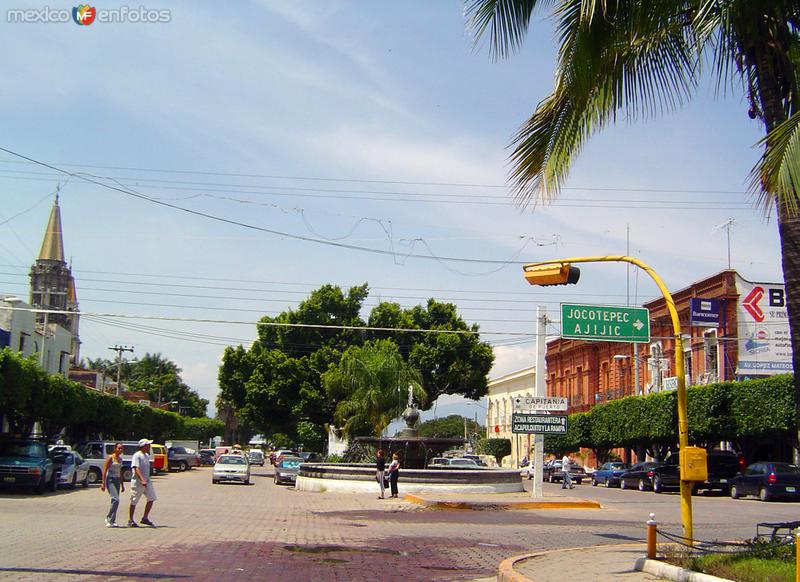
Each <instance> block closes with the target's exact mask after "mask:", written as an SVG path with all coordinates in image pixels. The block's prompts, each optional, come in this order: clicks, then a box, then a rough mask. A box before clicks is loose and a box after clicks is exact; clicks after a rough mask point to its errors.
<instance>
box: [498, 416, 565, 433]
mask: <svg viewBox="0 0 800 582" xmlns="http://www.w3.org/2000/svg"><path fill="white" fill-rule="evenodd" d="M511 432H512V433H514V434H565V433H566V432H567V415H566V414H525V413H522V412H512V413H511Z"/></svg>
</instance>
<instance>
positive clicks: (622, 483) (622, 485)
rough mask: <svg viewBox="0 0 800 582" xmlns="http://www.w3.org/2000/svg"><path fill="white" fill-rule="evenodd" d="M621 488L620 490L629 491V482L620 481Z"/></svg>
mask: <svg viewBox="0 0 800 582" xmlns="http://www.w3.org/2000/svg"><path fill="white" fill-rule="evenodd" d="M619 488H620V489H627V488H628V482H627V481H625V479H620V481H619Z"/></svg>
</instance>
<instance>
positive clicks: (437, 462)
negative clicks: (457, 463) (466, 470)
mask: <svg viewBox="0 0 800 582" xmlns="http://www.w3.org/2000/svg"><path fill="white" fill-rule="evenodd" d="M449 462H450V459H448V458H447V457H433V458H432V459H431V460H430V461H428V469H438V468H440V467H444V466H445V465H447V464H448V463H449Z"/></svg>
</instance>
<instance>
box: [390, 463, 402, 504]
mask: <svg viewBox="0 0 800 582" xmlns="http://www.w3.org/2000/svg"><path fill="white" fill-rule="evenodd" d="M398 477H400V458H399V457H398V456H397V453H394V454H393V455H392V462H391V464H390V465H389V485H390V486H391V488H392V497H397V478H398Z"/></svg>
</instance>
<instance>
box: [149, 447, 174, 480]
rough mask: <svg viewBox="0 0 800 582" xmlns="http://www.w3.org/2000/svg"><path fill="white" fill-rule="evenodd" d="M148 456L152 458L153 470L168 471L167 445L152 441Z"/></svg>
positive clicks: (156, 471)
mask: <svg viewBox="0 0 800 582" xmlns="http://www.w3.org/2000/svg"><path fill="white" fill-rule="evenodd" d="M150 456H151V457H152V458H153V471H154V472H155V473H158V472H160V471H164V472H166V471H169V464H168V461H167V447H165V446H164V445H157V444H156V443H153V444H151V445H150Z"/></svg>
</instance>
